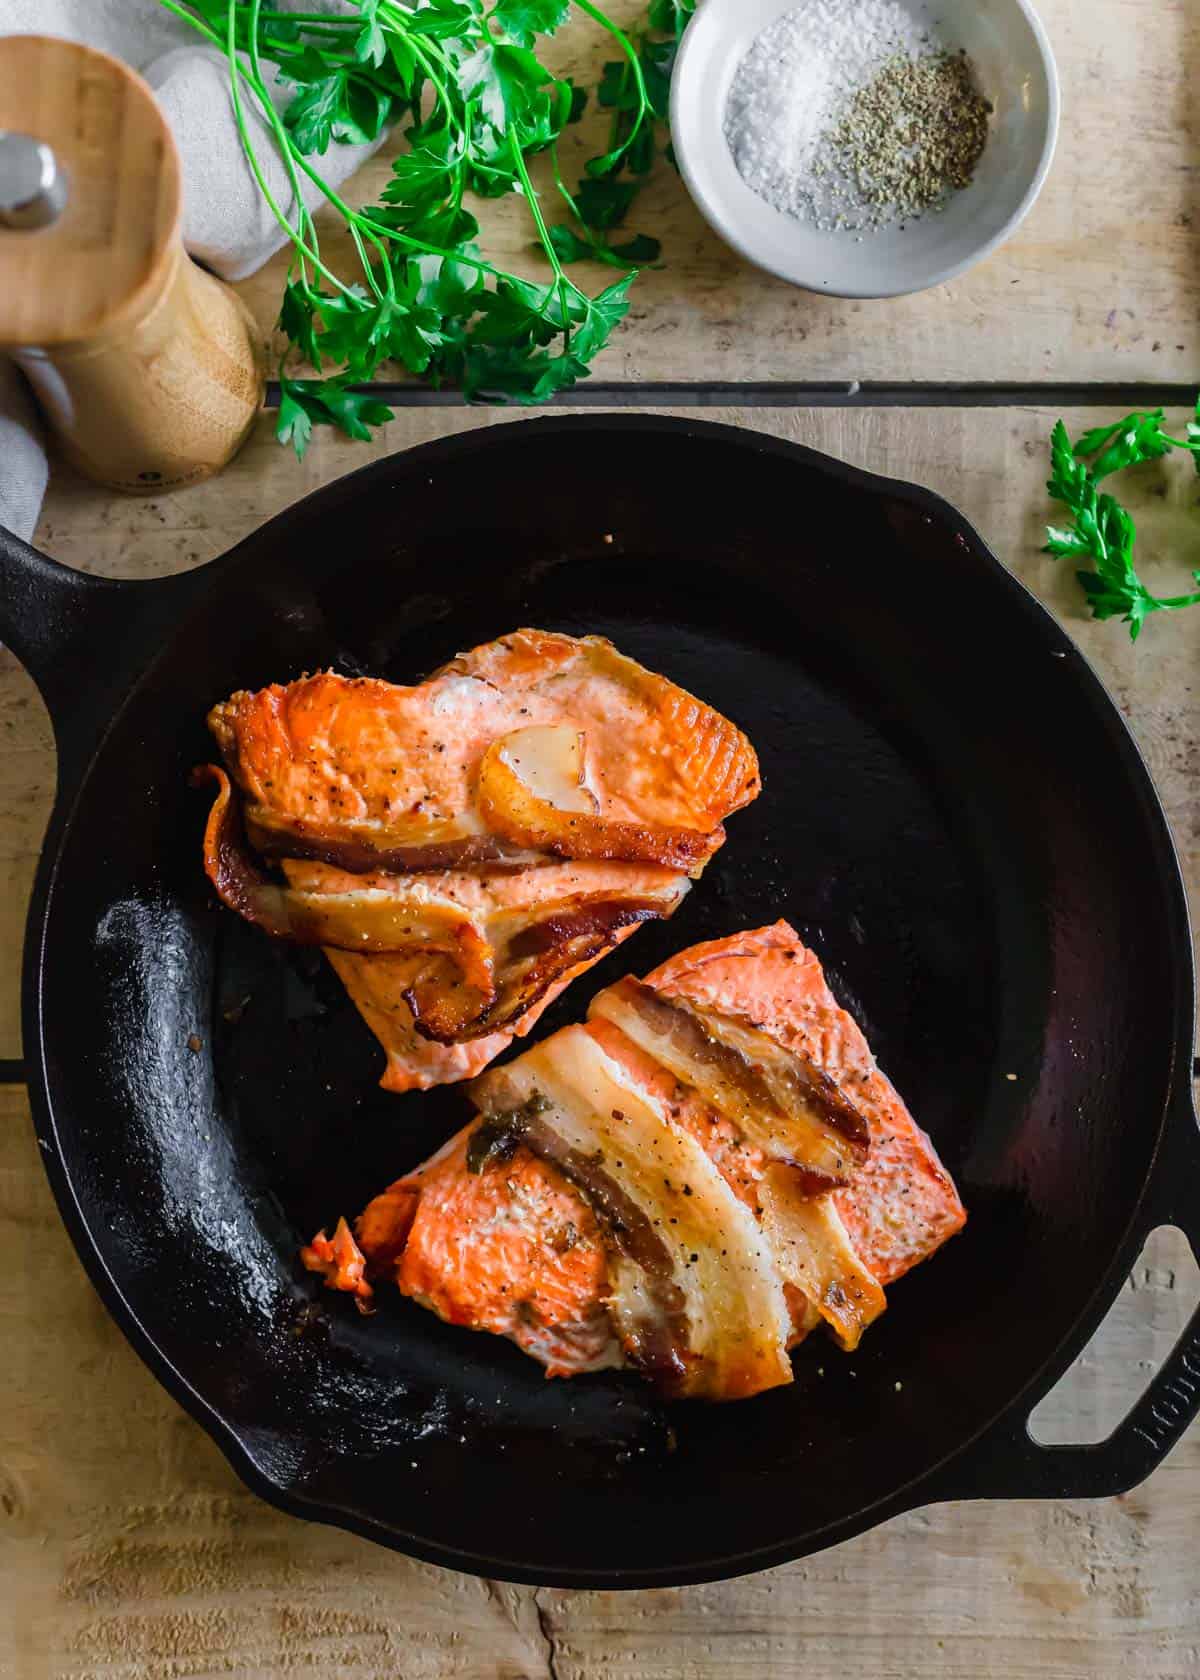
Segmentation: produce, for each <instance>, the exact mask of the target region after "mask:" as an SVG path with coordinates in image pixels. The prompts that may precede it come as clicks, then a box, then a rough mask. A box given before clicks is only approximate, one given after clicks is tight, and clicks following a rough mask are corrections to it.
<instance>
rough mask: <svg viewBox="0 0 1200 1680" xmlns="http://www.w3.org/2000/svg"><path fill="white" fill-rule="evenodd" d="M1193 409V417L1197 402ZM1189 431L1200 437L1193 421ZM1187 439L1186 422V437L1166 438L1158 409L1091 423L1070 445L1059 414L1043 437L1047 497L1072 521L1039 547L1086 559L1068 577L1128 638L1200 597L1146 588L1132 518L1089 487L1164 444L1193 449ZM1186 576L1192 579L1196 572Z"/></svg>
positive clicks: (1154, 456) (1159, 451)
mask: <svg viewBox="0 0 1200 1680" xmlns="http://www.w3.org/2000/svg"><path fill="white" fill-rule="evenodd" d="M1197 410H1198V412H1197V420H1198V421H1200V403H1198V405H1197ZM1195 431H1196V433H1197V434H1198V435H1197V442H1200V425H1198V426H1197V427H1196V428H1195ZM1192 439H1193V427H1192V426H1189V428H1188V440H1187V441H1186V442H1182V441H1180V440H1179V439H1176V438H1172V437H1169V436H1168V435H1167V433H1166V432H1165V430H1164V429H1163V413H1162V410H1161V409H1155V410H1154V411H1153V412H1151V413H1147V414H1141V413H1137V414H1129V415H1126V417H1125V419H1124V420H1118V421H1117V422H1115V423H1114V424H1112V425H1108V426H1097V427H1095V428H1093V429H1092V430H1091V431H1089V432H1085V433H1084V435H1083V436H1082V437H1081V438H1080V439H1079V440H1078V442H1077V443H1075V444H1074V445H1072V444H1071V440H1070V437H1069V435H1068V433H1067V428H1066V427H1065V426H1064V425H1063V423H1062V421H1061V420H1060V421H1058V423H1057V424H1056V425H1055V427H1054V430H1053V432H1052V433H1051V436H1050V478H1049V480H1048V482H1047V485H1046V489H1047V492H1048V493H1049V495H1050V496H1051V498H1052V499H1053V500H1054V501H1056V502H1061V503H1063V505H1064V506H1065V507H1066V508H1067V509H1068V510H1069V511H1070V513H1071V514H1072V516H1073V521H1074V522H1073V524H1072V525H1070V526H1056V525H1051V526H1048V527H1047V530H1046V536H1047V542H1046V547H1045V550H1044V552H1045V553H1047V554H1052V555H1055V556H1057V557H1059V558H1063V557H1069V558H1072V559H1086V560H1090V561H1091V562H1092V567H1093V569H1092V570H1090V571H1087V570H1082V569H1081V570H1079V571H1077V572H1076V574H1075V576H1076V578H1077V579H1078V581H1079V584H1080V586H1081V588H1082V589H1083V591H1084V594H1085V595H1086V596H1087V601H1088V605H1089V607H1090V608H1091V611H1092V616H1093V618H1097V619H1108V618H1121V619H1123V620H1124V622H1125V623H1126V624H1128V626H1129V635H1130V638H1131V640H1133V641H1136V640H1137V639H1138V637H1139V636H1140V635H1141V632H1142V626H1143V625H1144V624H1145V621H1146V619H1147V618H1148V617H1149V616H1150V615H1151V613H1156V612H1165V611H1172V610H1174V609H1176V608H1179V607H1189V606H1194V605H1196V604H1197V603H1200V591H1198V592H1197V593H1195V594H1192V595H1176V596H1173V597H1169V598H1166V599H1164V598H1161V597H1159V596H1156V595H1153V594H1152V593H1151V592H1150V591H1149V590H1148V589H1147V588H1146V586H1145V584H1144V583H1143V582H1142V580H1141V578H1140V577H1139V576H1138V573H1137V570H1136V568H1135V566H1134V561H1133V551H1134V544H1135V542H1136V540H1137V530H1136V527H1135V526H1134V522H1133V519H1132V518H1131V516H1130V514H1129V512H1128V510H1127V509H1126V508H1124V507H1123V506H1122V505H1121V503H1120V502H1118V501H1117V499H1116V497H1115V496H1111V495H1109V494H1107V493H1106V492H1102V491H1099V490H1098V489H1097V485H1098V484H1099V483H1100V481H1101V480H1102V479H1104V478H1107V477H1108V475H1109V474H1110V473H1114V472H1119V471H1121V470H1122V469H1124V468H1126V467H1132V466H1137V465H1139V464H1141V463H1142V462H1145V461H1156V460H1160V459H1161V458H1162V457H1163V456H1164V455H1166V454H1168V453H1169V452H1170V450H1172V449H1175V448H1179V449H1192V450H1193V452H1194V447H1195V446H1194V444H1193V441H1192ZM1193 576H1194V577H1195V580H1196V582H1197V583H1200V572H1196V573H1194V574H1193Z"/></svg>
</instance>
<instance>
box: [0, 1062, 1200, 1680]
mask: <svg viewBox="0 0 1200 1680" xmlns="http://www.w3.org/2000/svg"><path fill="white" fill-rule="evenodd" d="M1187 1268H1190V1270H1191V1272H1192V1273H1193V1274H1194V1270H1195V1268H1194V1264H1193V1263H1192V1262H1191V1260H1190V1257H1189V1256H1188V1254H1187V1250H1186V1245H1185V1243H1184V1242H1183V1239H1182V1237H1180V1236H1179V1234H1178V1233H1177V1232H1162V1233H1158V1234H1157V1235H1156V1236H1155V1237H1154V1238H1153V1239H1152V1242H1151V1245H1150V1247H1149V1249H1148V1250H1147V1252H1146V1254H1145V1255H1144V1257H1143V1260H1142V1262H1141V1263H1140V1264H1139V1266H1138V1267H1137V1269H1136V1270H1135V1272H1134V1274H1133V1277H1132V1279H1131V1281H1130V1284H1129V1286H1128V1287H1127V1288H1126V1289H1125V1291H1124V1292H1123V1293H1122V1295H1121V1297H1120V1300H1119V1301H1118V1303H1117V1305H1116V1306H1115V1307H1114V1309H1113V1312H1112V1314H1111V1315H1110V1318H1109V1320H1108V1322H1107V1324H1106V1325H1105V1327H1104V1329H1103V1330H1102V1331H1101V1332H1100V1336H1101V1337H1102V1338H1104V1346H1103V1347H1102V1348H1099V1347H1097V1346H1096V1345H1095V1344H1093V1348H1092V1349H1091V1350H1089V1352H1088V1354H1085V1356H1084V1364H1083V1366H1082V1367H1081V1369H1080V1371H1079V1372H1078V1373H1077V1374H1076V1375H1075V1376H1074V1378H1073V1379H1070V1378H1069V1379H1067V1382H1068V1383H1069V1384H1070V1386H1068V1387H1064V1388H1060V1390H1059V1391H1058V1393H1057V1395H1056V1396H1055V1397H1054V1400H1053V1405H1054V1407H1055V1410H1056V1423H1057V1426H1058V1427H1057V1430H1056V1431H1055V1433H1056V1437H1061V1436H1063V1435H1065V1436H1066V1437H1067V1438H1073V1437H1075V1438H1077V1437H1078V1436H1079V1435H1080V1434H1083V1435H1086V1434H1087V1431H1088V1428H1089V1426H1090V1421H1091V1419H1092V1417H1093V1416H1094V1415H1095V1410H1096V1405H1097V1397H1099V1400H1100V1402H1101V1403H1102V1404H1103V1405H1104V1406H1106V1407H1107V1409H1108V1411H1109V1412H1110V1413H1111V1412H1114V1411H1117V1412H1120V1411H1123V1410H1124V1409H1125V1405H1126V1404H1127V1402H1128V1400H1129V1399H1130V1398H1132V1396H1133V1395H1134V1394H1135V1393H1136V1392H1137V1391H1138V1389H1140V1387H1141V1385H1142V1383H1143V1382H1144V1380H1145V1377H1146V1375H1147V1372H1148V1371H1149V1370H1150V1369H1153V1368H1154V1367H1155V1366H1156V1365H1157V1364H1158V1363H1159V1362H1160V1361H1161V1359H1162V1358H1163V1356H1164V1354H1165V1353H1166V1351H1167V1350H1168V1348H1169V1347H1170V1346H1171V1344H1172V1342H1173V1340H1174V1338H1175V1336H1176V1335H1177V1334H1178V1332H1179V1330H1180V1328H1181V1327H1182V1325H1183V1323H1184V1321H1185V1318H1186V1314H1187V1311H1188V1309H1189V1308H1190V1307H1191V1305H1192V1304H1193V1303H1194V1300H1195V1290H1194V1285H1192V1286H1191V1287H1190V1288H1189V1285H1191V1279H1190V1277H1189V1272H1188V1269H1187ZM0 1344H2V1345H3V1347H4V1350H5V1351H4V1358H3V1360H2V1361H0V1605H2V1606H3V1612H4V1613H3V1615H0V1676H3V1677H4V1680H174V1677H183V1676H197V1677H199V1676H204V1677H208V1676H212V1677H215V1676H229V1677H231V1680H268V1677H275V1676H280V1677H282V1676H288V1675H292V1674H297V1673H301V1674H303V1673H315V1674H319V1675H321V1676H322V1677H323V1680H385V1677H386V1680H801V1677H803V1680H841V1677H843V1676H852V1677H853V1680H985V1677H987V1680H990V1677H992V1676H996V1677H999V1676H1004V1677H1005V1680H1128V1677H1129V1675H1130V1674H1131V1673H1133V1672H1134V1670H1135V1668H1136V1669H1137V1670H1138V1671H1139V1672H1140V1673H1142V1674H1144V1675H1145V1676H1146V1677H1147V1680H1194V1676H1195V1674H1196V1672H1197V1665H1198V1664H1200V1609H1198V1607H1197V1599H1196V1591H1195V1541H1196V1532H1197V1524H1198V1522H1200V1430H1197V1429H1195V1428H1193V1429H1192V1431H1191V1432H1190V1434H1188V1435H1187V1436H1186V1437H1185V1439H1184V1440H1183V1441H1182V1442H1181V1443H1180V1445H1179V1446H1178V1447H1177V1448H1176V1450H1175V1451H1174V1453H1173V1454H1172V1455H1171V1456H1170V1458H1169V1459H1168V1460H1167V1461H1166V1463H1165V1464H1164V1465H1163V1466H1162V1467H1161V1468H1160V1469H1159V1470H1158V1471H1157V1472H1156V1474H1155V1475H1154V1476H1153V1477H1152V1479H1151V1480H1150V1481H1149V1482H1148V1483H1147V1484H1146V1485H1145V1486H1144V1487H1142V1488H1139V1489H1137V1490H1136V1491H1135V1492H1133V1493H1131V1494H1128V1495H1126V1496H1124V1497H1123V1498H1120V1499H1113V1500H1104V1501H1095V1502H1089V1503H1076V1504H1065V1503H1063V1504H1060V1503H1046V1504H1035V1503H1021V1504H1004V1503H994V1504H974V1505H946V1506H938V1507H933V1508H931V1509H929V1510H925V1511H919V1512H914V1513H911V1514H909V1515H907V1516H904V1517H898V1518H896V1519H895V1520H894V1521H893V1522H891V1523H889V1524H887V1525H886V1526H885V1527H884V1528H881V1529H877V1530H875V1531H874V1532H873V1533H871V1534H867V1535H864V1536H862V1537H861V1538H860V1539H858V1540H855V1541H851V1542H849V1543H848V1544H846V1545H844V1546H840V1547H838V1548H836V1549H835V1550H833V1551H830V1552H826V1553H823V1554H821V1555H819V1556H817V1557H814V1558H810V1559H808V1560H806V1561H805V1562H803V1563H798V1564H793V1565H790V1566H787V1567H785V1568H781V1569H775V1570H770V1571H768V1572H767V1573H765V1574H762V1575H758V1576H753V1577H750V1578H748V1579H744V1580H741V1581H732V1582H726V1583H723V1584H720V1585H716V1586H708V1587H696V1588H691V1589H688V1590H683V1591H655V1592H639V1593H632V1594H617V1593H571V1592H563V1591H549V1590H538V1591H536V1592H535V1591H532V1590H530V1589H528V1588H520V1587H508V1586H502V1585H498V1584H495V1583H489V1582H484V1581H476V1580H472V1579H470V1578H468V1577H466V1576H461V1575H455V1574H452V1573H450V1572H448V1571H445V1570H441V1569H435V1568H432V1567H428V1566H425V1565H422V1564H416V1563H411V1562H409V1561H407V1560H406V1559H404V1558H401V1557H396V1556H394V1555H392V1554H391V1553H388V1552H385V1551H383V1550H382V1549H380V1548H378V1547H376V1546H372V1545H370V1544H369V1543H368V1542H366V1541H362V1540H357V1539H354V1538H352V1537H351V1536H349V1535H345V1534H340V1533H338V1532H337V1531H335V1530H333V1529H328V1528H321V1527H317V1526H310V1525H307V1524H302V1523H300V1522H297V1521H295V1520H294V1519H292V1518H289V1517H285V1516H282V1515H280V1514H279V1513H278V1512H276V1511H274V1510H272V1509H271V1508H270V1507H268V1506H266V1505H264V1504H263V1503H262V1502H261V1501H259V1500H258V1499H256V1498H255V1497H254V1496H253V1495H252V1494H250V1493H249V1492H247V1491H246V1489H245V1488H244V1487H243V1486H242V1485H241V1483H240V1482H238V1481H237V1480H236V1478H235V1477H234V1475H233V1472H232V1470H230V1468H229V1467H228V1465H227V1464H226V1463H225V1461H224V1459H223V1458H222V1457H221V1455H220V1453H219V1452H218V1451H217V1449H216V1447H214V1446H213V1444H212V1442H211V1441H210V1440H209V1439H208V1437H207V1436H206V1435H205V1434H204V1433H203V1432H202V1431H201V1430H200V1428H199V1426H198V1425H196V1424H194V1423H193V1422H192V1421H191V1420H190V1419H189V1418H188V1417H186V1416H185V1415H184V1413H182V1412H181V1411H180V1410H179V1409H178V1408H177V1407H176V1406H175V1404H174V1402H173V1401H172V1400H170V1399H169V1398H168V1397H167V1395H166V1394H165V1393H164V1392H163V1390H162V1389H160V1388H159V1387H158V1385H157V1384H156V1383H155V1381H154V1380H153V1378H152V1377H151V1376H150V1374H149V1372H148V1371H146V1370H145V1369H144V1367H143V1366H142V1365H141V1364H140V1362H139V1361H138V1360H137V1359H136V1357H135V1356H134V1354H133V1353H132V1351H131V1350H130V1349H129V1348H128V1347H127V1346H126V1344H125V1342H124V1341H123V1340H122V1338H121V1336H120V1334H119V1332H118V1331H117V1329H116V1328H115V1326H114V1325H113V1324H112V1322H111V1321H110V1320H109V1318H108V1316H107V1314H106V1313H105V1311H104V1309H103V1308H102V1307H101V1305H100V1303H99V1301H98V1299H97V1297H96V1296H95V1295H94V1293H93V1291H92V1288H91V1286H90V1284H89V1283H88V1282H87V1280H86V1278H85V1277H84V1275H83V1273H82V1271H81V1269H80V1266H79V1264H78V1262H77V1260H76V1259H75V1255H74V1252H73V1251H72V1249H71V1247H70V1244H69V1243H68V1241H67V1237H66V1234H65V1232H64V1231H63V1229H62V1226H61V1224H60V1222H59V1219H58V1214H57V1211H56V1209H55V1207H54V1204H53V1201H52V1199H51V1196H50V1193H49V1190H48V1189H47V1186H46V1181H45V1177H44V1175H43V1172H42V1168H41V1164H40V1162H39V1160H38V1158H37V1146H36V1143H35V1141H34V1138H33V1132H32V1126H31V1124H30V1122H29V1119H28V1115H27V1112H26V1109H25V1100H24V1096H23V1094H22V1093H19V1092H17V1091H15V1090H12V1089H9V1090H2V1089H0Z"/></svg>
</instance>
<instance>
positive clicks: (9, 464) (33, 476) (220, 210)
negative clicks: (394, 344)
mask: <svg viewBox="0 0 1200 1680" xmlns="http://www.w3.org/2000/svg"><path fill="white" fill-rule="evenodd" d="M340 6H341V0H286V3H285V5H284V6H282V7H280V10H293V11H315V10H321V11H335V10H337V9H339V7H340ZM0 35H61V36H65V37H67V38H68V39H71V40H75V41H82V42H83V43H84V44H85V45H86V46H90V47H99V48H101V49H102V50H103V51H105V52H109V53H112V54H114V56H116V57H118V58H122V59H124V60H125V62H126V63H127V64H130V65H132V66H133V68H134V69H135V70H137V71H139V72H140V73H141V75H143V76H144V77H145V79H146V81H147V82H149V84H150V86H151V87H152V88H153V89H154V91H155V94H156V95H157V97H158V100H159V103H160V104H161V106H162V108H163V111H164V113H165V115H166V118H167V121H168V122H169V124H170V126H171V131H172V133H173V134H174V136H175V142H176V145H177V146H178V148H179V155H180V159H181V162H182V165H183V237H184V243H185V245H186V246H187V248H188V250H189V251H191V253H192V255H193V256H195V257H198V258H199V259H200V261H201V262H203V263H205V264H206V265H207V266H208V267H209V268H211V269H213V270H214V271H215V272H216V273H217V274H220V275H222V276H223V277H224V278H225V279H227V280H240V279H242V278H243V277H244V276H245V275H247V274H253V272H254V270H255V269H256V268H258V267H260V266H261V265H262V264H263V263H264V262H266V260H267V258H268V257H269V256H271V255H272V254H273V253H274V252H275V251H277V250H278V249H279V247H280V246H281V245H282V244H284V242H285V236H284V234H283V233H282V231H281V229H280V228H279V225H278V223H277V222H276V221H275V218H274V216H273V215H272V214H271V211H270V210H269V209H268V207H267V204H266V202H265V201H264V199H263V196H262V194H261V193H260V192H259V189H258V185H257V183H256V182H255V180H254V177H253V175H252V174H251V173H250V169H249V167H248V165H247V163H246V159H245V155H244V153H243V150H242V143H241V139H240V137H239V135H238V132H237V127H236V125H235V123H234V119H233V109H232V106H231V104H230V99H229V76H228V66H227V65H226V62H225V60H224V58H223V57H222V56H221V54H220V53H218V52H217V51H216V49H215V48H211V47H209V46H207V45H206V44H205V43H204V42H203V41H202V40H201V39H200V37H199V36H198V35H197V34H196V33H195V32H194V31H193V30H192V29H190V28H189V27H188V25H187V24H186V23H183V22H182V21H181V20H180V19H179V18H177V17H174V16H172V14H171V13H170V12H168V11H167V10H166V8H165V7H163V6H161V5H159V3H158V0H0ZM293 91H294V90H292V89H290V88H288V87H287V85H286V84H285V85H283V86H279V85H278V84H277V83H274V82H273V84H272V93H273V97H274V98H275V101H276V104H277V105H278V106H280V107H282V106H283V105H286V104H287V102H288V100H289V99H290V98H291V96H292V92H293ZM244 106H245V111H246V118H247V123H248V125H249V128H250V133H251V135H252V137H253V139H254V143H255V149H256V151H257V153H258V156H259V159H260V161H261V163H262V164H263V166H264V173H265V175H266V178H267V180H268V182H269V184H270V186H271V190H272V192H273V194H274V196H275V198H276V201H277V202H278V203H279V204H280V205H285V206H286V205H289V204H290V203H291V189H290V186H289V184H288V180H287V175H286V173H285V171H284V167H283V164H282V163H281V161H280V159H279V156H278V153H277V152H276V150H275V145H274V141H273V140H272V138H271V134H270V130H269V128H268V126H267V123H266V120H265V118H263V117H262V116H261V114H260V113H259V112H258V110H257V107H256V104H255V101H254V98H253V95H249V94H248V95H247V96H246V99H245V100H244ZM39 138H40V139H45V140H47V141H48V142H49V143H50V144H51V145H53V144H54V136H53V135H52V134H47V135H41V136H39ZM374 149H375V148H374V147H373V146H342V145H338V144H337V143H336V142H335V143H334V144H333V145H331V146H330V148H329V150H328V151H327V152H326V153H325V155H324V157H322V158H319V159H318V160H317V162H318V165H319V167H320V171H321V174H322V175H323V176H324V177H325V179H326V180H327V181H328V182H329V183H330V185H331V186H334V187H336V186H338V185H340V183H341V182H342V181H344V180H345V178H346V177H347V176H348V175H349V174H350V173H351V171H352V170H354V169H356V168H357V167H358V165H359V164H360V163H361V162H362V161H363V159H364V158H365V157H367V156H369V154H370V153H371V152H372V151H373V150H374ZM305 197H306V199H308V201H309V203H310V204H316V203H317V201H318V200H319V198H320V193H319V191H318V189H317V188H316V187H313V186H311V184H309V185H308V186H306V189H305ZM4 237H12V238H16V237H18V235H15V234H13V235H5V234H4V233H3V232H2V231H0V238H4ZM45 488H46V456H45V450H44V447H43V443H42V437H41V430H40V427H39V424H38V421H37V418H36V414H35V411H34V408H33V405H32V402H31V400H30V397H29V394H28V391H27V390H26V388H25V383H24V380H23V379H21V377H20V376H19V374H18V373H17V371H16V370H15V369H14V368H13V367H12V366H11V365H10V364H9V363H8V362H7V361H5V359H4V358H3V357H2V356H0V524H2V525H6V526H7V527H8V529H9V530H10V531H15V532H16V533H17V535H18V536H21V537H24V538H26V539H28V538H29V537H30V536H31V535H32V533H33V528H34V525H35V524H36V522H37V516H38V511H39V509H40V507H41V502H42V495H43V493H44V491H45Z"/></svg>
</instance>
